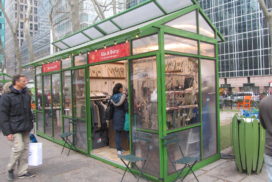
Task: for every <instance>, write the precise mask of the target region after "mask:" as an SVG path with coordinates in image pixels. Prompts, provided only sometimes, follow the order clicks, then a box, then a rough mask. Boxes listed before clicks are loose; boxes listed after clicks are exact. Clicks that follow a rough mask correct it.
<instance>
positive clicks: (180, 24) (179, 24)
mask: <svg viewBox="0 0 272 182" xmlns="http://www.w3.org/2000/svg"><path fill="white" fill-rule="evenodd" d="M165 25H167V26H170V27H173V28H177V29H181V30H186V31H189V32H194V33H197V31H196V27H197V26H196V12H195V11H193V12H190V13H188V14H185V15H183V16H181V17H179V18H177V19H175V20H172V21H170V22H168V23H166V24H165Z"/></svg>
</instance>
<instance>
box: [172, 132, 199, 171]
mask: <svg viewBox="0 0 272 182" xmlns="http://www.w3.org/2000/svg"><path fill="white" fill-rule="evenodd" d="M170 135H175V136H174V137H176V139H177V142H178V143H170V144H168V145H167V154H168V174H171V173H174V172H176V171H175V168H174V166H173V164H172V163H171V161H172V162H173V161H176V160H178V159H181V158H182V157H184V156H186V157H198V158H200V128H199V127H196V128H191V129H188V130H185V131H180V132H176V133H174V134H170ZM179 146H180V148H181V151H182V153H183V155H182V153H181V151H180V149H179ZM175 167H176V169H177V170H180V169H182V168H183V167H184V165H182V164H176V166H175Z"/></svg>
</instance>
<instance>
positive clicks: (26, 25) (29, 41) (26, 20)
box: [20, 0, 34, 66]
mask: <svg viewBox="0 0 272 182" xmlns="http://www.w3.org/2000/svg"><path fill="white" fill-rule="evenodd" d="M30 14H31V3H30V0H27V11H26V16H25V18H24V33H25V40H26V42H27V45H28V55H29V56H28V62H32V61H34V53H33V42H32V36H31V35H30V27H29V26H30V20H29V19H30ZM20 66H21V65H20Z"/></svg>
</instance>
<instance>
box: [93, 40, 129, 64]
mask: <svg viewBox="0 0 272 182" xmlns="http://www.w3.org/2000/svg"><path fill="white" fill-rule="evenodd" d="M126 56H130V44H129V42H125V43H121V44H117V45H114V46H111V47H108V48H105V49H100V50H96V51H92V52H90V53H89V57H88V58H89V59H88V61H89V63H96V62H102V61H107V60H111V59H117V58H122V57H126Z"/></svg>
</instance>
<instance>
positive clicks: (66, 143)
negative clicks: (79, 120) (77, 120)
mask: <svg viewBox="0 0 272 182" xmlns="http://www.w3.org/2000/svg"><path fill="white" fill-rule="evenodd" d="M69 123H70V124H72V125H74V119H70V122H69ZM74 135H75V133H74V132H73V131H72V132H70V131H69V132H64V133H62V134H60V135H59V136H60V137H61V139H62V140H63V141H64V144H63V147H62V150H61V154H62V153H63V150H64V148H65V146H68V148H69V151H68V153H67V156H68V155H69V154H70V151H71V149H76V148H75V147H74V145H73V142H72V141H71V140H70V139H69V137H71V136H72V137H74Z"/></svg>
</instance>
